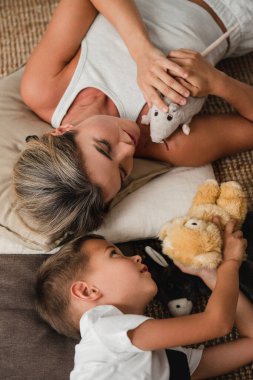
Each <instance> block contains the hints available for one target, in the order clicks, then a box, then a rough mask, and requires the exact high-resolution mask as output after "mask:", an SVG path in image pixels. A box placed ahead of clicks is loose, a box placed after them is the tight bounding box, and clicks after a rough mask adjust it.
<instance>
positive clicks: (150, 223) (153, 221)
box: [97, 165, 215, 243]
mask: <svg viewBox="0 0 253 380" xmlns="http://www.w3.org/2000/svg"><path fill="white" fill-rule="evenodd" d="M208 178H215V177H214V172H213V169H212V166H211V165H206V166H202V167H199V168H186V167H180V168H172V169H171V170H170V171H169V172H168V173H165V174H162V175H160V176H159V177H157V178H155V179H152V180H151V181H150V182H148V183H147V184H145V185H144V186H143V187H141V188H140V189H138V190H136V191H135V192H133V193H132V194H130V195H128V196H127V197H126V198H124V199H123V200H122V201H121V202H120V203H119V204H117V205H116V206H115V207H114V208H113V209H112V210H111V211H110V213H109V215H107V217H106V220H105V223H104V225H103V227H102V228H100V229H99V230H98V231H97V233H100V234H102V235H104V236H105V237H106V238H107V239H108V240H110V241H112V242H115V243H122V242H127V241H130V240H138V239H147V238H153V237H156V236H157V234H158V232H159V230H160V228H161V227H162V225H163V224H164V223H165V222H167V221H168V220H170V219H172V218H175V217H177V216H181V215H184V214H185V213H186V212H187V211H188V209H189V207H190V205H191V202H192V199H193V196H194V195H195V192H196V190H197V187H198V186H199V185H200V184H201V183H202V182H204V181H205V180H206V179H208Z"/></svg>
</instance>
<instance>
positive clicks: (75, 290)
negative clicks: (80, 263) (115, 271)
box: [70, 281, 102, 302]
mask: <svg viewBox="0 0 253 380" xmlns="http://www.w3.org/2000/svg"><path fill="white" fill-rule="evenodd" d="M70 291H71V295H72V296H73V297H74V298H79V299H81V300H83V301H87V302H89V301H96V300H98V299H99V298H100V297H101V295H102V294H101V292H100V290H99V289H98V288H97V287H96V286H94V285H88V284H87V282H85V281H76V282H74V283H73V284H72V286H71V289H70Z"/></svg>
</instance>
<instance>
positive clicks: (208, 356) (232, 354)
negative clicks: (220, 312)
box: [192, 271, 253, 380]
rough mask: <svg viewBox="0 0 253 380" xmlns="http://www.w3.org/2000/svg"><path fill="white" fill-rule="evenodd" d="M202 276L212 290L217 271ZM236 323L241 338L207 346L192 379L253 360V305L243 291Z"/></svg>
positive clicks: (227, 369)
mask: <svg viewBox="0 0 253 380" xmlns="http://www.w3.org/2000/svg"><path fill="white" fill-rule="evenodd" d="M200 277H201V278H202V280H203V281H204V282H205V284H206V285H207V286H208V287H209V288H210V289H211V290H212V289H213V288H214V286H215V283H216V273H215V272H213V271H212V272H209V271H204V272H203V273H201V276H200ZM235 325H236V327H237V328H238V331H239V334H240V338H239V339H238V340H235V341H233V342H229V343H224V344H219V345H216V346H212V347H207V348H205V349H204V351H203V355H202V357H201V360H200V363H199V365H198V367H197V369H196V370H195V372H194V374H193V375H192V379H194V380H196V379H205V378H207V377H208V378H209V377H215V376H218V375H222V374H224V373H228V372H231V371H234V370H235V369H237V368H240V367H242V366H244V365H246V364H248V363H251V362H252V361H253V305H252V303H251V302H250V301H249V300H248V299H247V298H246V297H245V296H244V294H243V293H242V292H239V298H238V303H237V308H236V313H235Z"/></svg>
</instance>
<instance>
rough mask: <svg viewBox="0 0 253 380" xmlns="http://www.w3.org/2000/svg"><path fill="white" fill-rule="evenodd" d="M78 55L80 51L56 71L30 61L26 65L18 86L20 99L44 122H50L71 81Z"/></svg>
mask: <svg viewBox="0 0 253 380" xmlns="http://www.w3.org/2000/svg"><path fill="white" fill-rule="evenodd" d="M79 50H80V49H79ZM79 55H80V51H78V52H77V53H76V55H75V56H74V57H73V58H72V59H71V61H70V62H68V63H66V65H64V66H62V67H61V68H60V69H59V71H58V72H54V71H51V70H50V68H49V69H46V68H45V67H44V68H43V67H42V66H41V65H39V64H37V65H35V64H34V63H33V62H32V61H28V64H27V65H26V68H25V71H24V74H23V77H22V80H21V86H20V92H21V96H22V99H23V101H24V103H25V104H26V105H27V106H28V107H29V108H31V110H32V111H34V112H35V113H36V114H37V115H38V116H39V117H40V118H42V119H43V120H45V121H46V122H49V123H50V121H51V117H52V115H53V113H54V110H55V108H56V107H57V105H58V103H59V101H60V100H61V98H62V96H63V94H64V92H65V90H66V88H67V87H68V85H69V83H70V81H71V78H72V76H73V74H74V71H75V69H76V65H77V62H78V59H79ZM48 64H50V63H48Z"/></svg>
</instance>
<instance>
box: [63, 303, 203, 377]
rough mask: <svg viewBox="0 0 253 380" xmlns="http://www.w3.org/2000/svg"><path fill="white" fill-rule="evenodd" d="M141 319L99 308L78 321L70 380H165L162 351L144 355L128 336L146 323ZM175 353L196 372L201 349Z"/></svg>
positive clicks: (141, 317)
mask: <svg viewBox="0 0 253 380" xmlns="http://www.w3.org/2000/svg"><path fill="white" fill-rule="evenodd" d="M147 319H150V318H149V317H146V316H144V315H130V314H123V313H122V312H121V311H120V310H118V309H117V308H116V307H114V306H110V305H106V306H98V307H96V308H94V309H92V310H90V311H88V312H87V313H85V314H84V315H83V316H82V318H81V321H80V332H81V337H82V339H81V341H80V343H79V344H77V345H76V348H75V365H74V369H73V371H72V372H71V374H70V380H129V379H131V380H158V379H159V380H168V379H169V374H170V369H169V363H168V359H167V356H166V352H165V350H157V351H143V350H140V349H139V348H137V347H135V346H134V345H133V344H132V343H131V341H130V339H129V338H128V335H127V332H128V331H129V330H132V329H134V328H136V327H137V326H139V325H140V324H142V323H143V322H145V321H146V320H147ZM175 350H178V351H181V352H183V353H185V354H186V356H187V360H188V364H189V368H190V373H191V374H192V373H193V372H194V371H195V369H196V368H197V366H198V364H199V361H200V359H201V356H202V352H203V351H202V349H190V348H189V349H186V348H182V347H177V348H175Z"/></svg>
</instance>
